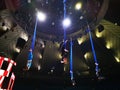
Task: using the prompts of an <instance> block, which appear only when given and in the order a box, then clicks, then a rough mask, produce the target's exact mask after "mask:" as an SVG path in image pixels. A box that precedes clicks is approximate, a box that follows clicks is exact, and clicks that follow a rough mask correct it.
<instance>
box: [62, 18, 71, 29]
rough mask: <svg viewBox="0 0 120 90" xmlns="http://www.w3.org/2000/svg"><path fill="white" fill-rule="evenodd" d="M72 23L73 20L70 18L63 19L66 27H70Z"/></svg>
mask: <svg viewBox="0 0 120 90" xmlns="http://www.w3.org/2000/svg"><path fill="white" fill-rule="evenodd" d="M70 24H71V21H70V19H69V18H65V19H64V20H63V26H64V27H66V28H67V27H69V26H70Z"/></svg>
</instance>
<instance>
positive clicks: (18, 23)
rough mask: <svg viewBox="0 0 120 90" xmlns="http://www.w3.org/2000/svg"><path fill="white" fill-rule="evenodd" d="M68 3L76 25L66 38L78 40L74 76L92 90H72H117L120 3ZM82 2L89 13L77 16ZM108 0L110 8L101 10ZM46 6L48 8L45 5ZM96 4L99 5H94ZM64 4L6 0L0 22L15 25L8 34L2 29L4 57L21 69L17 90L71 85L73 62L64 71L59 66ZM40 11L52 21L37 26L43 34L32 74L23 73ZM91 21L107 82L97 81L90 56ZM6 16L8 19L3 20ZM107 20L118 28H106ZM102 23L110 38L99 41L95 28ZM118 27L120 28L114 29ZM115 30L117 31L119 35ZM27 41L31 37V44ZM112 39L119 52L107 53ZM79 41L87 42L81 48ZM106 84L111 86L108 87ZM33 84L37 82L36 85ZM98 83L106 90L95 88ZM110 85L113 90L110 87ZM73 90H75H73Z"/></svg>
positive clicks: (0, 50) (0, 49)
mask: <svg viewBox="0 0 120 90" xmlns="http://www.w3.org/2000/svg"><path fill="white" fill-rule="evenodd" d="M4 1H6V2H7V7H9V9H10V13H7V11H6V12H2V11H4V10H5V9H6V7H5V6H6V5H5V2H4ZM11 1H12V2H14V5H13V6H11V5H12V4H13V3H11V4H10V2H11ZM27 1H32V3H28V2H27ZM67 1H68V2H67V5H68V8H69V9H68V10H67V11H68V12H67V15H68V16H69V17H71V18H72V25H71V26H70V28H69V29H70V31H67V34H68V38H71V37H72V38H74V40H73V70H74V77H75V80H76V85H77V86H80V85H82V86H84V87H85V85H87V87H88V88H82V87H81V88H80V87H79V88H77V87H76V88H73V89H75V90H80V89H82V90H84V89H85V90H86V89H87V90H90V89H91V88H92V90H93V89H98V88H99V89H104V88H105V87H104V85H106V87H107V89H110V90H112V89H113V88H112V85H111V83H110V82H111V81H112V82H116V83H119V79H120V78H119V75H120V65H119V63H117V62H116V60H115V57H114V55H116V52H117V51H118V53H119V50H120V49H119V45H120V43H119V41H120V40H119V35H120V33H119V30H120V27H119V26H115V25H120V13H119V12H118V10H119V9H120V6H119V4H120V1H119V0H109V7H108V10H107V0H73V1H70V0H67ZM79 1H81V2H83V7H84V8H83V9H82V10H81V11H75V10H74V8H73V7H74V5H75V3H76V2H79ZM104 1H105V2H106V4H105V6H103V7H104V8H103V10H102V5H103V4H104V3H103V2H104ZM18 2H20V3H18ZM46 2H48V3H47V4H46ZM87 2H88V4H90V5H89V9H88V12H86V11H87V8H88V7H87V4H86V3H87ZM95 2H96V3H97V4H95ZM15 3H17V4H15ZM62 3H63V2H62V0H51V1H50V0H1V3H0V10H1V13H3V14H0V15H1V18H2V19H1V21H0V22H3V21H5V22H6V21H7V22H8V23H7V22H6V23H7V24H9V23H11V24H10V28H8V30H6V31H5V32H4V31H2V29H3V28H1V27H0V55H2V56H6V57H10V58H12V59H13V60H15V61H16V62H17V66H16V67H14V68H13V71H14V72H15V74H16V83H15V90H21V89H23V90H24V89H25V88H26V89H30V90H39V87H42V89H50V88H47V87H46V86H48V87H50V86H53V87H54V88H52V89H57V90H64V89H65V87H66V86H70V85H71V81H70V75H69V61H68V63H67V64H66V65H64V66H63V64H61V62H60V61H61V49H60V48H61V47H60V44H61V41H62V39H63V27H62V25H61V24H60V23H59V22H62V19H63V17H64V16H63V12H64V11H63V4H62ZM91 3H92V4H91ZM98 3H99V4H100V6H99V5H98ZM8 4H9V5H8ZM15 7H16V8H15ZM42 7H43V8H42ZM35 8H37V9H43V11H45V12H46V13H47V15H48V20H47V22H43V23H40V24H39V25H38V32H37V34H38V35H37V38H36V43H35V48H34V52H33V53H34V58H33V63H32V67H31V68H30V70H29V71H24V70H23V68H24V67H25V65H26V62H27V56H28V51H29V48H30V45H31V39H32V33H33V30H34V23H35V14H33V13H35V12H36V11H35ZM96 10H97V11H96ZM51 12H52V14H51ZM9 14H10V15H9ZM104 15H105V16H104ZM81 16H83V19H82V20H81V19H79V18H80V17H81ZM86 16H87V20H88V24H89V25H90V28H91V30H92V36H93V42H94V46H95V51H96V55H97V59H98V61H99V67H100V69H99V70H100V75H101V78H102V80H98V81H97V79H96V75H95V64H94V58H93V56H92V54H91V53H92V50H91V45H90V41H89V35H88V34H87V32H86V22H85V20H86V18H85V17H86ZM3 17H7V18H5V19H3ZM58 17H60V18H58ZM103 18H104V19H106V20H107V21H110V22H112V23H113V24H111V23H108V22H107V21H106V22H105V23H104V22H103V23H102V22H101V20H103ZM53 23H54V24H53ZM78 23H79V25H78ZM99 23H101V24H102V25H103V26H104V31H106V32H108V34H105V36H103V37H102V38H97V36H96V35H95V31H97V30H96V28H97V26H99ZM114 23H117V24H115V25H114ZM0 25H1V23H0ZM2 25H3V23H2ZM109 26H110V27H109ZM114 28H115V30H118V31H115V30H114ZM58 29H59V32H58ZM109 29H110V30H111V31H113V30H114V31H115V32H118V33H115V32H114V33H111V32H110V30H109ZM114 34H115V35H114ZM25 37H27V39H26V38H25ZM106 37H107V38H106ZM108 38H110V41H112V43H113V42H114V43H117V44H116V47H115V48H113V49H108V48H107V47H106V42H107V39H108ZM112 38H113V39H112ZM78 39H82V40H83V42H82V43H81V44H79V43H78ZM115 41H116V42H115ZM44 46H45V47H44ZM69 47H70V45H69V40H68V43H67V49H68V50H69V51H70V48H69ZM16 48H18V49H19V50H20V52H19V51H17V50H18V49H16ZM117 49H118V50H117ZM86 53H89V56H86V57H88V58H86V57H85V54H86ZM86 55H87V54H86ZM118 56H119V55H118ZM69 57H70V55H68V56H67V58H68V60H69V59H70V58H69ZM64 68H65V69H64ZM64 70H65V71H64ZM104 81H105V82H107V83H108V82H109V83H108V84H104ZM26 83H28V84H26ZM31 83H35V85H33V84H31ZM99 83H100V84H102V85H103V86H99V85H96V84H99ZM116 83H115V84H116ZM40 84H41V85H40ZM112 84H113V83H112ZM115 84H114V85H113V87H116V89H118V86H119V85H115ZM108 85H110V86H111V88H108ZM55 86H56V88H55ZM57 86H62V88H61V89H58V88H57ZM36 87H38V89H35V88H36ZM45 87H46V88H45ZM59 88H60V87H59ZM119 89H120V88H119ZM68 90H71V89H69V88H68Z"/></svg>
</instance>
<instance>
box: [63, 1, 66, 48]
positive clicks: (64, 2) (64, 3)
mask: <svg viewBox="0 0 120 90" xmlns="http://www.w3.org/2000/svg"><path fill="white" fill-rule="evenodd" d="M63 5H64V19H65V18H66V0H63ZM63 29H64V45H65V49H66V27H63Z"/></svg>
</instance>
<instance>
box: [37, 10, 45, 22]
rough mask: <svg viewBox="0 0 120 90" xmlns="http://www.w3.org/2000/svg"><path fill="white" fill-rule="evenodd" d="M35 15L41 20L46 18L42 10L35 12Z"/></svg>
mask: <svg viewBox="0 0 120 90" xmlns="http://www.w3.org/2000/svg"><path fill="white" fill-rule="evenodd" d="M37 17H38V19H39V20H40V21H42V22H43V21H45V19H46V15H45V14H44V13H43V12H37Z"/></svg>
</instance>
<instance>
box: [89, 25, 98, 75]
mask: <svg viewBox="0 0 120 90" xmlns="http://www.w3.org/2000/svg"><path fill="white" fill-rule="evenodd" d="M88 33H89V36H90V43H91V48H92V53H93V56H94V62H95V71H96V76H97V77H98V76H99V73H98V72H99V67H98V60H97V57H96V53H95V49H94V44H93V40H92V35H91V31H90V28H89V26H88Z"/></svg>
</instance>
